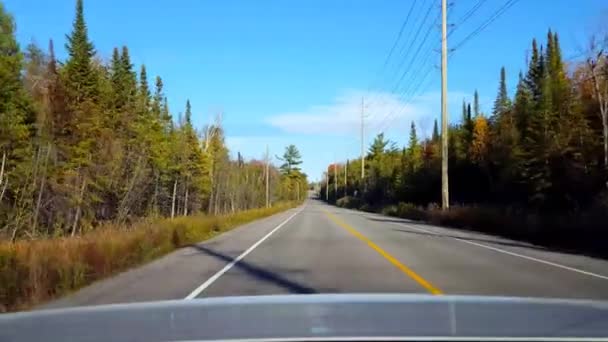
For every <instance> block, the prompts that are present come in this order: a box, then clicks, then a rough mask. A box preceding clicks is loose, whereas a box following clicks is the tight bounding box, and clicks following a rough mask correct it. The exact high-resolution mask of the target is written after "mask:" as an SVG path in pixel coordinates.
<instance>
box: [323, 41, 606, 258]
mask: <svg viewBox="0 0 608 342" xmlns="http://www.w3.org/2000/svg"><path fill="white" fill-rule="evenodd" d="M607 47H608V36H602V37H595V38H593V39H591V43H590V44H589V46H588V51H587V53H586V55H587V58H586V59H583V60H580V61H578V62H577V61H573V60H566V59H564V58H563V57H562V52H561V49H560V44H559V38H558V35H557V33H554V32H552V31H549V32H548V33H547V37H546V39H545V40H544V42H543V43H539V42H538V41H537V40H533V41H532V43H531V47H530V51H531V54H530V58H529V65H528V67H527V70H521V71H518V70H514V71H512V72H515V73H519V78H518V82H517V86H516V90H515V94H514V96H513V97H510V96H509V94H508V91H507V89H508V87H507V82H506V74H507V70H506V68H502V69H501V70H500V72H499V73H498V75H499V83H498V87H497V88H498V91H497V96H496V99H495V101H494V105H493V109H492V111H491V113H484V112H482V110H481V109H480V105H479V96H478V93H477V92H475V95H474V97H473V101H472V103H468V102H467V101H466V100H463V103H462V112H461V116H460V120H459V123H457V124H452V125H450V127H449V129H448V134H449V151H448V152H449V153H448V156H449V181H450V183H449V185H450V198H451V203H452V206H451V208H450V210H449V211H447V212H443V211H441V210H439V209H438V208H437V205H436V203H440V202H441V201H440V194H441V150H440V137H441V135H440V132H439V129H438V125H437V121H435V125H434V129H433V131H432V135H431V137H429V138H424V139H419V138H418V135H417V134H418V132H417V130H416V126H415V124H414V123H412V124H411V130H410V132H409V143H408V144H407V146H404V147H399V146H397V145H396V144H395V143H394V142H391V141H389V140H387V139H386V138H385V137H384V135H383V134H379V135H378V136H376V137H375V139H374V140H373V142H372V143H371V146H370V147H369V149H368V151H367V155H366V159H365V178H363V179H362V178H361V171H360V168H361V160H360V159H355V160H350V161H348V162H347V163H348V165H345V164H346V163H341V164H338V165H330V166H329V167H328V169H327V172H326V174H325V177H326V179H327V177H328V178H329V179H328V183H329V189H326V188H325V184H326V180H324V181H322V183H321V190H320V195H321V197H322V198H324V197H325V196H326V194H328V195H329V201H330V202H336V201H337V202H336V203H337V204H338V205H341V206H344V207H351V208H359V209H363V210H369V211H377V212H384V213H386V214H390V215H395V216H399V217H406V218H411V219H417V220H425V221H430V222H433V223H437V224H444V225H450V226H454V227H463V228H464V227H466V228H469V229H476V230H480V231H484V232H486V233H492V234H500V235H504V236H509V237H512V238H518V239H525V240H529V241H533V242H535V243H541V244H546V245H551V246H557V247H563V248H566V249H571V250H575V251H578V252H582V253H593V254H595V255H604V256H608V251H607V250H606V248H605V246H606V242H607V241H608V231H607V229H606V228H607V227H608V223H607V222H608V192H607V186H608V118H607V115H608V58H607V57H606V52H605V51H606V48H607ZM345 167H346V169H347V174H346V182H345V175H344V170H345ZM336 176H337V179H335V178H336ZM335 180H336V181H337V185H338V187H337V191H336V190H335V187H334V181H335ZM345 184H346V185H347V186H345ZM327 190H328V192H327V193H326V191H327ZM345 196H348V197H347V198H342V197H345Z"/></svg>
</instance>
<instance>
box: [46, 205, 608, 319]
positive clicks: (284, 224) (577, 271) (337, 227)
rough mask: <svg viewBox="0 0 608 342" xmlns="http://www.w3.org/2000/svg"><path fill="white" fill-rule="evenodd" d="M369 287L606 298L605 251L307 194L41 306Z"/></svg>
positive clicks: (398, 290) (376, 289)
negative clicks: (575, 251)
mask: <svg viewBox="0 0 608 342" xmlns="http://www.w3.org/2000/svg"><path fill="white" fill-rule="evenodd" d="M371 292H374V293H432V294H437V295H441V294H467V295H496V296H525V297H561V298H586V299H608V261H606V260H599V259H593V258H590V257H586V256H581V255H570V254H564V253H558V252H553V251H549V250H546V249H544V248H542V247H538V246H533V245H529V244H526V243H522V242H517V241H512V240H507V239H502V238H497V237H492V236H488V235H483V234H479V233H473V232H465V231H461V230H456V229H448V228H442V227H437V226H431V225H427V224H423V223H415V222H411V221H408V220H402V219H396V218H391V217H386V216H382V215H377V214H370V213H364V212H359V211H353V210H347V209H342V208H336V207H333V206H329V205H326V204H324V203H322V202H320V201H316V200H312V199H311V200H308V201H307V202H306V203H305V204H304V205H302V206H300V207H298V208H295V209H291V210H289V211H286V212H283V213H280V214H277V215H274V216H271V217H268V218H265V219H261V220H258V221H255V222H252V223H250V224H246V225H243V226H241V227H239V228H237V229H234V230H232V231H229V232H227V233H224V234H222V235H220V236H218V237H216V238H214V239H211V240H208V241H205V242H202V243H200V244H197V245H195V246H192V247H188V248H183V249H180V250H178V251H175V252H173V253H171V254H169V255H167V256H165V257H163V258H160V259H158V260H156V261H153V262H151V263H149V264H146V265H144V266H142V267H139V268H136V269H133V270H130V271H127V272H124V273H121V274H119V275H117V276H115V277H112V278H109V279H106V280H103V281H99V282H97V283H95V284H93V285H91V286H89V287H86V288H84V289H82V290H80V291H78V292H76V293H74V294H72V295H69V296H67V297H64V298H62V299H59V300H56V301H54V302H51V303H48V304H46V305H44V306H43V308H52V307H66V306H80V305H97V304H109V303H124V302H141V301H156V300H165V299H192V298H199V297H212V296H237V295H263V294H264V295H266V294H288V293H297V294H300V293H371Z"/></svg>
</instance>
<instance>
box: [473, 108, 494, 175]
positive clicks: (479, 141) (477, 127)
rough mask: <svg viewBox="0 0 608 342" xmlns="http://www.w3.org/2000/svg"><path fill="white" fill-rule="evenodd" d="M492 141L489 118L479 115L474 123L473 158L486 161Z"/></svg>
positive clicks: (477, 160)
mask: <svg viewBox="0 0 608 342" xmlns="http://www.w3.org/2000/svg"><path fill="white" fill-rule="evenodd" d="M489 142H490V130H489V126H488V120H487V119H486V118H484V117H483V116H481V115H479V116H477V117H476V118H475V122H474V124H473V141H472V143H471V150H470V154H471V158H472V159H473V160H474V161H476V162H478V163H481V162H484V161H485V160H486V156H487V153H488V147H489Z"/></svg>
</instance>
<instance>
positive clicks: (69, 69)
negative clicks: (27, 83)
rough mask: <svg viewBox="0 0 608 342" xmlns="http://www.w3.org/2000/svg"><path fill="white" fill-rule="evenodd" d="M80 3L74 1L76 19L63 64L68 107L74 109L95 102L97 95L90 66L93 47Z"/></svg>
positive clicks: (94, 74)
mask: <svg viewBox="0 0 608 342" xmlns="http://www.w3.org/2000/svg"><path fill="white" fill-rule="evenodd" d="M82 1H83V0H76V18H75V19H74V24H73V27H72V33H71V34H70V35H68V36H67V43H66V49H67V50H68V54H69V58H68V60H67V61H66V63H65V74H66V78H67V79H66V90H67V92H68V96H70V105H71V106H72V107H75V108H78V107H80V106H82V105H83V103H84V102H87V101H91V102H95V101H97V96H98V95H99V94H98V93H99V91H98V88H97V75H96V73H95V70H94V69H93V65H92V61H93V57H94V56H95V47H94V46H93V43H92V42H91V41H90V40H89V36H88V31H87V26H86V23H85V21H84V7H83V3H82Z"/></svg>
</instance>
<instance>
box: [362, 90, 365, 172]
mask: <svg viewBox="0 0 608 342" xmlns="http://www.w3.org/2000/svg"><path fill="white" fill-rule="evenodd" d="M364 101H365V100H364V99H363V97H361V180H363V178H364V177H365V141H364V132H365V131H364V129H363V124H364V119H365V104H364Z"/></svg>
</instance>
